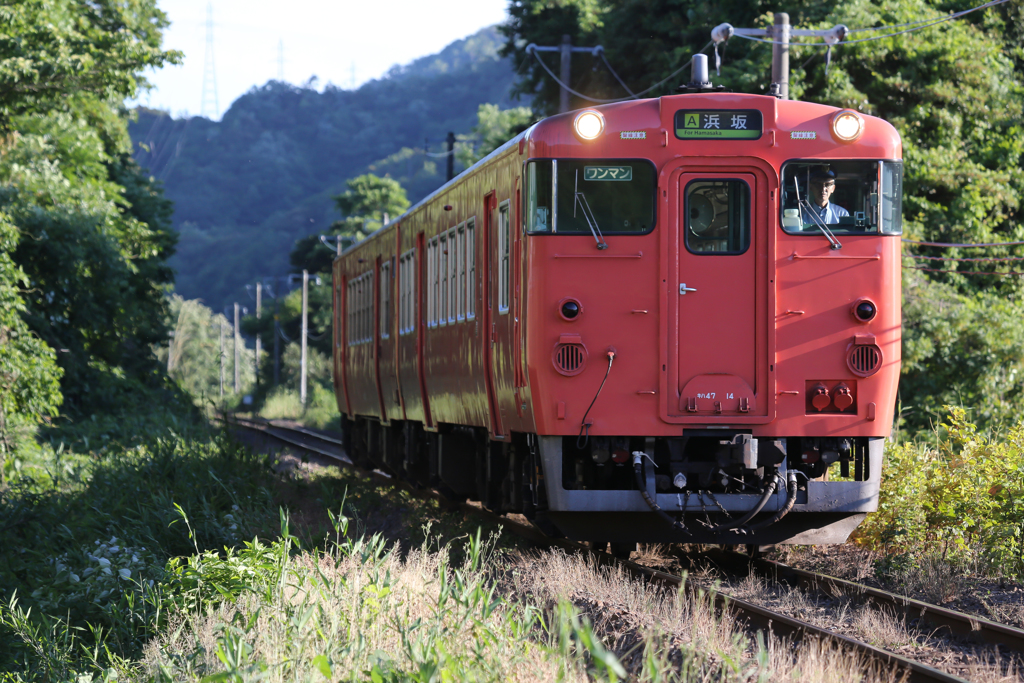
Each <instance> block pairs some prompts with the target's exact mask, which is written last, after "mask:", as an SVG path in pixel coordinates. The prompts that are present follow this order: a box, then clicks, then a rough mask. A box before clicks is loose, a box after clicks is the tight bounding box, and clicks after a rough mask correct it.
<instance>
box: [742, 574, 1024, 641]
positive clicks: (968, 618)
mask: <svg viewBox="0 0 1024 683" xmlns="http://www.w3.org/2000/svg"><path fill="white" fill-rule="evenodd" d="M739 557H743V556H742V555H739ZM744 559H746V558H744ZM749 565H750V566H751V568H752V569H755V570H756V571H757V572H758V573H759V574H761V575H763V576H765V577H766V578H772V579H775V580H780V579H781V580H783V581H786V582H787V583H791V584H796V585H799V586H801V587H808V588H812V589H814V590H821V589H822V588H827V589H830V590H832V591H839V592H842V593H844V594H846V595H850V596H859V597H863V598H866V599H868V600H872V601H874V602H875V603H876V604H879V605H885V606H886V607H889V608H892V609H893V610H895V611H896V612H897V613H898V614H902V615H903V616H904V617H905V618H906V619H907V621H908V622H911V621H913V620H915V619H919V620H921V622H925V623H929V624H931V625H933V626H937V627H944V628H946V629H948V630H949V632H950V633H952V634H953V635H957V636H963V637H966V638H968V639H970V640H972V641H974V642H982V643H984V644H986V645H998V646H1000V647H1005V648H1006V649H1007V650H1012V651H1014V652H1020V653H1024V630H1022V629H1019V628H1015V627H1013V626H1009V625H1007V624H1000V623H998V622H995V621H991V620H989V619H986V618H984V617H979V616H973V615H970V614H964V613H962V612H957V611H955V610H951V609H948V608H946V607H942V606H940V605H932V604H929V603H927V602H923V601H921V600H916V599H914V598H910V597H907V596H904V595H899V594H897V593H890V592H888V591H884V590H882V589H880V588H873V587H871V586H866V585H864V584H860V583H856V582H854V581H848V580H846V579H840V578H837V577H834V576H828V575H826V574H818V573H816V572H812V571H809V570H806V569H798V568H796V567H790V566H789V565H785V564H782V563H781V562H775V561H772V560H765V559H757V560H754V561H753V562H750V563H749Z"/></svg>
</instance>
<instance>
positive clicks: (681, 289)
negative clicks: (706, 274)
mask: <svg viewBox="0 0 1024 683" xmlns="http://www.w3.org/2000/svg"><path fill="white" fill-rule="evenodd" d="M696 291H697V289H696V288H695V287H687V286H686V283H685V282H681V283H679V293H680V294H682V295H683V296H686V293H687V292H696Z"/></svg>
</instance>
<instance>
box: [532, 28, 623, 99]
mask: <svg viewBox="0 0 1024 683" xmlns="http://www.w3.org/2000/svg"><path fill="white" fill-rule="evenodd" d="M534 52H557V53H558V54H559V56H560V58H561V59H560V62H559V66H560V67H561V68H560V71H559V74H560V75H559V77H558V78H559V79H560V80H561V81H562V82H561V83H560V84H559V88H560V89H561V91H560V92H559V95H558V113H559V114H564V113H565V112H567V111H569V109H570V105H569V94H570V93H569V91H568V89H567V88H568V87H569V80H570V79H571V78H572V53H573V52H589V53H590V54H591V55H592V56H594V57H597V56H598V55H600V54H601V53H602V52H604V48H603V47H601V46H600V45H598V46H596V47H573V45H572V36H570V35H569V34H565V35H563V36H562V43H561V44H560V45H536V44H534V43H530V44H529V45H527V46H526V54H528V55H531V54H533V53H534Z"/></svg>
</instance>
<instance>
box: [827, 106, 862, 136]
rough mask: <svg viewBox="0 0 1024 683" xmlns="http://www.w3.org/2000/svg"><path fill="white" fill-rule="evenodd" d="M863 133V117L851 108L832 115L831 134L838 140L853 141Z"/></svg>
mask: <svg viewBox="0 0 1024 683" xmlns="http://www.w3.org/2000/svg"><path fill="white" fill-rule="evenodd" d="M863 134H864V119H863V118H861V115H860V114H858V113H857V112H855V111H854V110H852V109H842V110H840V111H837V112H836V113H835V114H833V115H832V136H833V137H834V138H835V139H836V140H838V141H839V142H855V141H856V140H857V139H858V138H860V136H861V135H863Z"/></svg>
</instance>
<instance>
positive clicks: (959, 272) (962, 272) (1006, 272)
mask: <svg viewBox="0 0 1024 683" xmlns="http://www.w3.org/2000/svg"><path fill="white" fill-rule="evenodd" d="M903 268H904V270H923V271H925V272H926V273H956V274H957V275H1024V273H1018V272H1017V271H1014V270H1004V271H1000V270H997V271H990V272H986V271H980V270H947V269H943V268H921V267H918V266H903Z"/></svg>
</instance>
